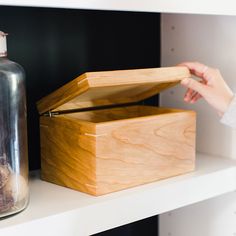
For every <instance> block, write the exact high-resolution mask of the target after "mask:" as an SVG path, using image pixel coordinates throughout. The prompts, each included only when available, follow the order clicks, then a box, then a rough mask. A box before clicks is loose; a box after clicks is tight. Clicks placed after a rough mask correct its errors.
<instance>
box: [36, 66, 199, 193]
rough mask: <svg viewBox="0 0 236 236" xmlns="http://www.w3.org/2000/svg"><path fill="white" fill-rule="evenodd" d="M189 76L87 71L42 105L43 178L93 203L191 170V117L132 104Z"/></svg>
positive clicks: (171, 71) (179, 70)
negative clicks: (93, 199)
mask: <svg viewBox="0 0 236 236" xmlns="http://www.w3.org/2000/svg"><path fill="white" fill-rule="evenodd" d="M189 76H190V74H189V71H188V69H187V68H185V67H169V68H155V69H139V70H121V71H107V72H90V73H85V74H83V75H81V76H79V77H78V78H76V79H74V80H73V81H71V82H70V83H68V84H66V85H64V86H63V87H61V88H59V89H58V90H56V91H55V92H53V93H52V94H50V95H48V96H47V97H45V98H43V99H41V100H40V101H39V102H38V104H37V105H38V110H39V113H40V114H41V117H40V136H41V138H40V140H41V168H42V169H41V177H42V179H43V180H46V181H49V182H52V183H55V184H58V185H62V186H66V187H69V188H72V189H76V190H79V191H82V192H85V193H89V194H92V195H96V196H97V195H102V194H106V193H110V192H114V191H118V190H121V189H125V188H129V187H132V186H137V185H140V184H144V183H148V182H152V181H156V180H159V179H164V178H168V177H171V176H175V175H180V174H183V173H187V172H190V171H193V170H194V166H195V125H196V116H195V112H193V111H186V110H179V109H170V108H159V107H153V106H143V105H138V104H137V102H139V101H142V100H143V99H145V98H147V97H150V96H152V95H154V94H156V93H159V92H160V91H161V90H163V89H166V88H169V87H170V86H173V85H176V84H177V83H179V81H180V80H181V79H183V78H186V77H189ZM124 104H126V105H125V106H124Z"/></svg>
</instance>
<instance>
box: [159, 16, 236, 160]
mask: <svg viewBox="0 0 236 236" xmlns="http://www.w3.org/2000/svg"><path fill="white" fill-rule="evenodd" d="M235 29H236V17H235V16H206V15H205V16H203V15H202V16H199V15H179V14H163V15H162V39H161V41H162V58H161V59H162V65H163V66H170V65H175V64H178V63H180V62H183V61H186V60H190V61H191V60H192V61H200V62H203V63H205V64H207V65H209V66H213V67H218V68H219V69H220V70H221V72H222V74H223V76H224V78H225V80H226V81H227V83H228V84H229V85H230V87H231V88H232V89H233V90H234V92H236V78H235V75H236V53H235V52H236V30H235ZM184 91H185V90H184V89H182V88H181V87H180V86H179V87H177V88H174V89H170V90H168V91H166V92H163V93H161V105H163V106H170V107H178V108H180V107H182V108H185V109H194V110H196V111H197V114H198V116H197V150H198V151H199V152H204V153H209V154H213V155H220V156H223V157H229V158H235V157H236V145H235V144H236V131H235V130H232V129H230V128H228V127H226V126H224V125H222V124H220V122H219V117H218V115H217V114H216V112H215V111H213V109H212V108H210V107H209V106H208V105H206V103H205V102H204V101H200V102H198V103H197V104H196V105H188V104H186V103H185V102H184V101H183V96H184Z"/></svg>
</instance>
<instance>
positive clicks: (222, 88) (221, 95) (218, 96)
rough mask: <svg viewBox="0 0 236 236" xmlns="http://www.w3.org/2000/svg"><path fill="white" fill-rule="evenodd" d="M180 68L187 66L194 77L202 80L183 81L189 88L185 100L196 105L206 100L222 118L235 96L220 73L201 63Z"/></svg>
mask: <svg viewBox="0 0 236 236" xmlns="http://www.w3.org/2000/svg"><path fill="white" fill-rule="evenodd" d="M180 66H186V67H187V68H188V69H189V70H190V72H191V74H192V75H195V76H197V77H198V78H200V81H197V80H194V79H192V78H185V79H183V80H182V81H181V84H182V85H183V86H185V87H187V88H188V89H187V91H186V94H185V96H184V100H185V101H186V102H189V103H195V102H196V101H198V100H199V99H200V98H204V99H205V100H206V101H207V102H208V103H209V104H210V105H211V106H212V107H213V108H215V109H216V111H217V112H218V113H219V115H220V116H222V115H223V114H224V113H225V111H226V110H227V108H228V106H229V104H230V102H231V100H232V99H233V97H234V94H233V92H232V91H231V89H230V88H229V87H228V85H227V84H226V82H225V81H224V79H223V77H222V75H221V73H220V71H219V70H218V69H214V68H210V67H207V66H205V65H204V64H201V63H199V62H184V63H181V64H180Z"/></svg>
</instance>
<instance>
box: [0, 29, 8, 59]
mask: <svg viewBox="0 0 236 236" xmlns="http://www.w3.org/2000/svg"><path fill="white" fill-rule="evenodd" d="M6 36H7V34H6V33H4V32H2V31H0V57H5V56H7V40H6Z"/></svg>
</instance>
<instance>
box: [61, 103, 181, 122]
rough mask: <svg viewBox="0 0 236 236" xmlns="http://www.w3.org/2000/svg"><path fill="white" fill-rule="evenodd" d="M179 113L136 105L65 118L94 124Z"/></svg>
mask: <svg viewBox="0 0 236 236" xmlns="http://www.w3.org/2000/svg"><path fill="white" fill-rule="evenodd" d="M177 112H182V110H180V109H172V108H163V107H154V106H143V105H135V106H126V107H118V108H109V109H102V110H95V111H85V112H73V113H68V114H63V116H65V117H70V118H74V119H78V120H83V121H88V122H93V123H102V122H109V121H115V120H123V119H131V118H137V117H145V116H153V115H163V114H167V113H177Z"/></svg>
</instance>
